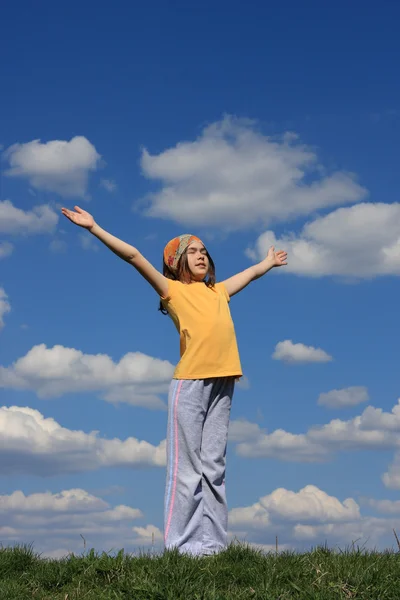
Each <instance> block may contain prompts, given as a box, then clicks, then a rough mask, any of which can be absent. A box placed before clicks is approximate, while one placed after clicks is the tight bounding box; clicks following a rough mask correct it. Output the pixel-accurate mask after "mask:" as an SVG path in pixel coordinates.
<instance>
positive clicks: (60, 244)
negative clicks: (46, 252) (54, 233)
mask: <svg viewBox="0 0 400 600" xmlns="http://www.w3.org/2000/svg"><path fill="white" fill-rule="evenodd" d="M49 248H50V250H51V252H54V253H56V254H59V253H63V252H66V250H67V243H66V242H64V240H58V239H55V240H52V241H51V242H50V245H49Z"/></svg>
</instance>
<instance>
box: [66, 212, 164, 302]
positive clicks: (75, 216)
mask: <svg viewBox="0 0 400 600" xmlns="http://www.w3.org/2000/svg"><path fill="white" fill-rule="evenodd" d="M75 209H76V212H74V211H71V210H68V209H66V208H63V209H62V213H63V214H64V215H65V216H66V217H67V218H68V219H69V220H70V221H72V223H75V225H79V226H80V227H83V228H84V229H87V230H88V231H89V232H90V233H91V234H92V235H94V236H95V237H97V238H98V239H99V240H100V241H101V242H103V244H104V245H105V246H107V248H109V249H110V250H111V251H112V252H114V254H116V255H117V256H119V257H120V258H122V260H124V261H125V262H127V263H129V264H131V265H132V266H133V267H135V269H136V270H137V271H138V272H139V273H140V274H141V275H142V276H143V277H144V278H145V279H146V281H148V282H149V283H150V285H151V286H152V287H153V288H154V289H155V291H156V292H157V294H159V295H160V296H163V297H165V296H166V295H167V293H168V279H167V278H166V277H164V275H163V274H162V273H160V272H159V271H158V270H157V269H156V268H155V267H153V265H152V264H151V263H150V262H149V261H148V260H147V259H146V258H145V257H144V256H143V255H142V254H141V253H140V252H139V250H137V248H135V247H134V246H131V245H130V244H127V243H126V242H124V241H122V240H120V239H119V238H117V237H115V236H114V235H112V234H111V233H108V231H105V229H102V228H101V227H100V226H99V225H98V224H97V223H96V222H95V220H94V219H93V217H92V215H90V214H89V213H88V212H86V211H84V210H82V209H81V208H79V207H78V206H75Z"/></svg>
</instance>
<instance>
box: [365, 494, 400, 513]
mask: <svg viewBox="0 0 400 600" xmlns="http://www.w3.org/2000/svg"><path fill="white" fill-rule="evenodd" d="M368 504H369V506H372V508H374V509H375V510H376V511H377V512H379V513H384V514H386V515H400V500H374V499H373V498H371V499H369V501H368Z"/></svg>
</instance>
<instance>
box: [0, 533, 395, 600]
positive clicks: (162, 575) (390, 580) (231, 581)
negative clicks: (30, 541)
mask: <svg viewBox="0 0 400 600" xmlns="http://www.w3.org/2000/svg"><path fill="white" fill-rule="evenodd" d="M32 598H34V599H38V600H39V599H41V600H78V599H82V600H83V599H84V600H106V599H107V600H228V599H229V600H230V599H235V600H239V599H240V600H261V599H263V600H289V599H292V598H293V599H304V600H306V599H307V600H312V599H318V600H325V599H328V598H329V599H333V598H338V599H339V598H346V599H357V600H358V599H361V598H362V599H363V600H367V599H368V600H389V599H390V600H392V599H393V600H399V599H400V554H399V553H395V552H393V551H387V552H383V553H378V552H371V551H369V552H368V551H365V550H363V549H354V548H353V549H349V550H345V551H331V550H329V549H327V548H324V547H322V548H321V547H319V548H315V549H313V550H311V551H310V552H307V553H304V554H299V553H294V552H284V553H279V554H277V555H275V554H273V553H270V554H263V553H261V552H260V551H257V550H254V549H251V548H250V547H247V546H245V545H241V544H232V545H231V546H229V548H228V549H227V550H226V551H225V552H223V553H221V554H219V555H217V556H212V557H204V558H190V557H187V556H180V555H179V554H178V553H177V552H165V553H164V554H161V555H158V556H156V555H154V556H151V555H146V554H142V555H138V556H131V555H128V554H124V552H123V551H122V550H121V551H120V552H119V553H118V554H117V555H109V554H105V553H104V554H97V553H96V552H95V551H94V550H91V551H90V552H88V553H85V554H83V555H81V556H75V555H71V556H68V557H66V558H65V559H62V560H50V559H44V558H41V557H40V556H39V555H37V554H36V553H35V552H34V551H33V549H32V548H31V547H25V546H24V547H12V548H11V547H10V548H2V549H0V599H1V600H28V599H32Z"/></svg>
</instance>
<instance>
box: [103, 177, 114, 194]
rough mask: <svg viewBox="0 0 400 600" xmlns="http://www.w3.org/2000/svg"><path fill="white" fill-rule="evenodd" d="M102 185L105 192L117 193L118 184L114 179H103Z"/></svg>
mask: <svg viewBox="0 0 400 600" xmlns="http://www.w3.org/2000/svg"><path fill="white" fill-rule="evenodd" d="M100 185H101V187H103V188H104V189H105V190H107V192H115V190H116V189H117V184H116V183H115V181H114V180H113V179H101V180H100Z"/></svg>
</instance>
